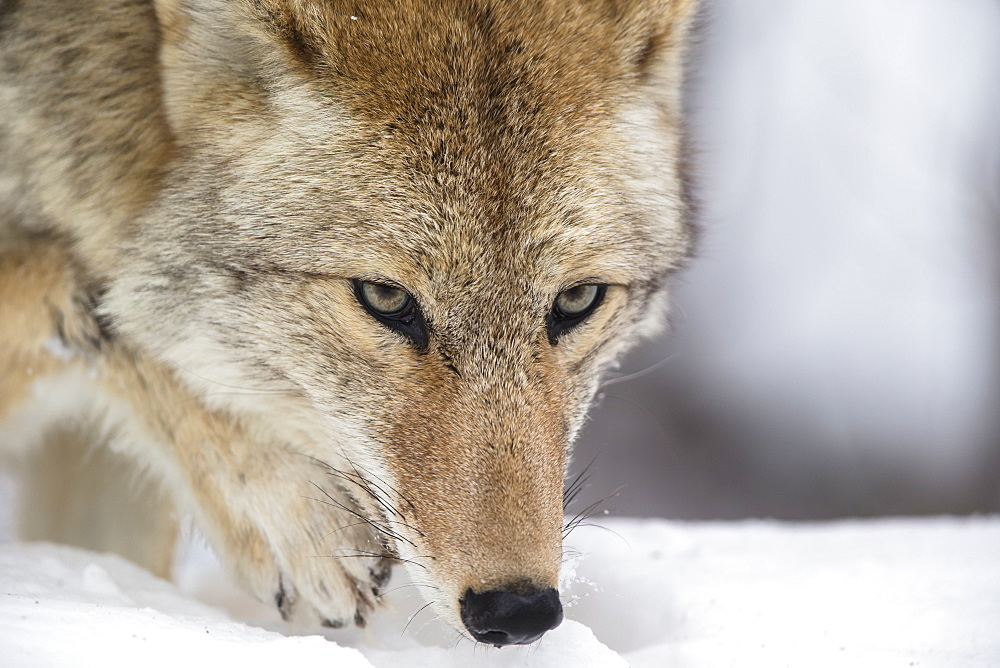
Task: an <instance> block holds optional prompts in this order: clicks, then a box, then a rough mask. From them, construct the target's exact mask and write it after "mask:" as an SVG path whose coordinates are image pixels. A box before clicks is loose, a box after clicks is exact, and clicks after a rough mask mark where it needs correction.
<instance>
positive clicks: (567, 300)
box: [545, 283, 608, 345]
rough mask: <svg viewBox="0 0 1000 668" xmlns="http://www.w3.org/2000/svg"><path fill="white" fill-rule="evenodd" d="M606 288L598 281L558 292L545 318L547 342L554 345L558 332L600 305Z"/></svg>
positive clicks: (585, 317)
mask: <svg viewBox="0 0 1000 668" xmlns="http://www.w3.org/2000/svg"><path fill="white" fill-rule="evenodd" d="M607 288H608V286H607V285H603V284H600V283H582V284H580V285H575V286H573V287H572V288H569V289H567V290H563V291H562V292H560V293H559V294H558V295H557V296H556V300H555V302H554V303H553V304H552V310H551V311H549V315H548V316H547V317H546V318H545V324H546V328H547V329H548V334H549V343H551V344H552V345H556V344H557V343H558V341H559V335H560V334H562V333H563V332H565V331H567V330H569V329H572V328H573V327H576V326H577V325H579V324H580V323H581V322H583V321H584V320H586V319H587V316H589V315H590V314H591V313H593V312H594V309H596V308H597V307H598V306H600V305H601V302H602V301H603V300H604V293H605V292H606V291H607Z"/></svg>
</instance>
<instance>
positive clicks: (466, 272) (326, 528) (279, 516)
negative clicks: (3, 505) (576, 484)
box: [0, 0, 696, 645]
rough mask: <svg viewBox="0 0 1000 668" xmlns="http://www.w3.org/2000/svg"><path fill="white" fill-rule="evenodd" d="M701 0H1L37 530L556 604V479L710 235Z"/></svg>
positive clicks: (10, 282) (432, 590) (545, 621)
mask: <svg viewBox="0 0 1000 668" xmlns="http://www.w3.org/2000/svg"><path fill="white" fill-rule="evenodd" d="M695 12H696V7H695V0H505V1H501V0H479V1H471V0H372V1H368V2H363V3H355V2H346V1H341V0H0V312H2V317H0V445H2V449H3V451H4V452H5V453H6V454H10V455H15V454H18V455H20V456H21V460H20V461H21V463H20V465H19V466H20V468H21V470H22V471H23V474H24V475H23V479H22V494H23V496H24V499H23V504H22V505H23V507H24V511H25V512H24V516H23V518H22V528H23V530H24V532H25V534H26V535H29V536H32V537H45V538H49V539H57V540H64V541H67V542H76V543H79V544H83V545H86V546H88V547H93V548H99V549H117V550H119V551H122V552H123V553H125V554H127V555H128V556H131V557H132V558H134V559H136V560H138V561H140V562H142V563H144V564H145V565H146V566H148V567H150V568H152V569H154V570H155V571H157V572H159V573H166V572H168V571H169V568H170V554H171V545H172V543H173V540H174V534H175V531H176V520H175V519H174V518H175V516H176V515H177V513H178V512H180V513H183V514H185V515H190V516H192V517H193V518H194V521H195V522H196V524H197V526H198V527H199V528H200V529H201V530H202V531H203V532H204V534H205V535H206V536H207V537H208V539H209V541H210V542H211V544H212V545H213V547H214V548H215V549H216V551H217V552H218V553H219V555H220V557H221V558H222V560H223V562H224V563H225V564H226V566H227V567H228V568H229V569H231V571H232V572H233V573H235V574H236V575H237V576H238V577H239V579H240V580H241V581H242V582H243V583H244V584H245V586H246V587H247V588H248V589H249V590H250V591H251V592H253V593H254V594H255V595H257V596H258V597H260V598H262V599H265V600H270V601H274V602H275V603H276V605H277V606H278V608H279V609H280V610H281V612H282V614H283V615H284V616H285V617H286V618H288V619H291V620H294V621H297V622H301V623H314V622H320V623H324V624H327V625H331V626H339V625H341V624H345V623H349V622H352V621H354V622H358V623H362V622H363V621H364V618H365V616H366V615H367V614H368V613H369V612H370V611H371V610H372V608H373V607H374V605H375V601H376V596H377V593H378V591H379V589H380V587H381V585H382V584H383V583H384V581H385V580H386V578H387V577H388V574H389V567H390V565H391V564H392V563H393V562H396V561H402V562H404V563H405V564H406V566H407V569H408V570H409V572H410V574H411V576H412V578H413V579H414V581H415V582H416V583H417V584H419V585H421V589H422V591H423V592H424V594H425V596H426V597H427V598H428V600H429V601H431V602H432V603H433V604H434V609H435V611H436V613H437V615H438V616H439V617H440V618H441V619H443V620H444V621H445V622H446V623H448V624H450V625H452V626H453V627H454V628H456V629H458V630H459V631H461V632H463V633H464V634H466V635H467V636H469V637H471V638H473V639H475V640H477V641H480V642H484V643H490V644H494V645H506V644H523V643H529V642H532V641H534V640H536V639H537V638H539V637H540V636H541V635H542V634H543V633H545V632H546V631H547V630H549V629H551V628H553V627H555V626H556V625H557V624H558V623H559V622H560V620H561V619H562V607H561V605H560V601H559V598H558V593H557V590H556V587H557V582H558V572H559V567H560V562H561V560H562V531H563V529H564V526H563V479H564V475H565V470H566V466H567V461H568V457H569V449H570V445H571V443H572V441H573V439H574V438H575V435H576V433H577V432H578V430H579V428H580V426H581V424H582V422H583V420H584V417H585V414H586V411H587V409H588V406H589V404H590V402H591V400H592V398H593V396H594V394H595V392H596V390H597V387H598V382H599V379H600V377H601V374H602V372H603V371H604V370H605V369H606V368H607V367H609V365H611V364H612V363H613V362H614V360H615V359H616V358H617V357H618V356H619V355H620V354H621V353H622V352H623V351H624V350H625V349H626V348H628V347H629V346H630V345H631V344H632V343H633V342H634V341H636V340H637V338H639V337H641V336H642V335H646V334H649V333H652V332H654V331H655V330H656V329H657V327H658V324H659V322H660V321H661V319H662V315H663V311H664V310H665V304H666V300H667V278H668V277H669V276H670V275H671V274H672V273H673V272H674V271H675V270H676V269H677V268H679V267H680V266H681V265H682V264H683V262H684V260H685V257H686V256H687V255H688V253H689V248H690V244H691V240H690V238H691V229H690V224H689V219H690V211H689V209H690V206H689V199H688V194H687V188H686V185H685V179H684V174H683V170H682V166H683V161H682V159H681V158H682V154H683V147H684V135H683V131H682V124H681V120H682V118H681V116H682V108H681V100H680V93H681V88H682V78H683V69H684V56H685V50H686V43H687V41H688V34H689V32H690V28H691V24H692V22H693V21H694V15H695Z"/></svg>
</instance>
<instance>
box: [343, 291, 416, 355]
mask: <svg viewBox="0 0 1000 668" xmlns="http://www.w3.org/2000/svg"><path fill="white" fill-rule="evenodd" d="M354 296H355V297H356V298H357V300H358V302H360V304H361V305H362V306H364V307H365V310H366V311H368V314H369V315H371V316H372V317H373V318H375V319H376V320H378V321H379V322H380V323H382V324H383V325H385V326H386V327H388V328H389V329H391V330H393V331H395V332H399V333H400V334H402V335H404V336H406V337H407V338H409V339H410V340H411V341H413V343H414V344H416V346H417V348H419V349H421V350H423V349H424V348H426V347H427V341H428V338H429V337H428V333H427V324H426V323H425V322H424V316H423V314H422V313H421V312H420V309H419V308H418V307H417V302H416V300H414V299H413V297H411V296H410V293H408V292H407V291H406V290H404V289H403V288H399V287H396V286H395V285H387V284H385V283H375V282H372V281H362V280H358V279H355V280H354Z"/></svg>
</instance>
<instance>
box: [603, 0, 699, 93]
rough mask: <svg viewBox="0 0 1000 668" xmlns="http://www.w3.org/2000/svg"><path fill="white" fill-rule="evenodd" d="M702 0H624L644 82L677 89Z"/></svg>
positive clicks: (625, 18) (625, 17)
mask: <svg viewBox="0 0 1000 668" xmlns="http://www.w3.org/2000/svg"><path fill="white" fill-rule="evenodd" d="M699 4H700V3H699V0H620V4H619V11H620V16H621V17H622V19H623V21H622V27H623V31H624V32H625V34H626V39H627V40H628V43H629V44H630V46H631V49H630V51H629V53H628V55H629V57H630V59H631V64H632V66H633V68H634V71H635V72H636V74H637V75H638V77H639V81H640V82H641V83H643V84H648V85H652V86H666V87H667V88H668V89H676V88H677V87H678V86H680V84H681V82H682V80H683V76H684V59H685V56H686V54H687V50H688V46H689V44H690V41H691V34H692V31H693V29H694V24H695V23H696V21H697V16H698V6H699Z"/></svg>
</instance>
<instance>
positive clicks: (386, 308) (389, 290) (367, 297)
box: [358, 281, 413, 316]
mask: <svg viewBox="0 0 1000 668" xmlns="http://www.w3.org/2000/svg"><path fill="white" fill-rule="evenodd" d="M358 283H359V287H360V292H361V299H362V300H363V303H364V305H365V306H367V307H368V308H369V309H371V310H372V311H376V312H377V313H379V314H380V315H385V316H391V315H396V314H399V313H402V312H403V311H405V310H406V307H408V306H409V305H410V303H411V302H412V301H413V298H412V297H410V295H409V293H408V292H407V291H406V290H404V289H402V288H397V287H395V286H392V285H385V284H383V283H372V282H371V281H358Z"/></svg>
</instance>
